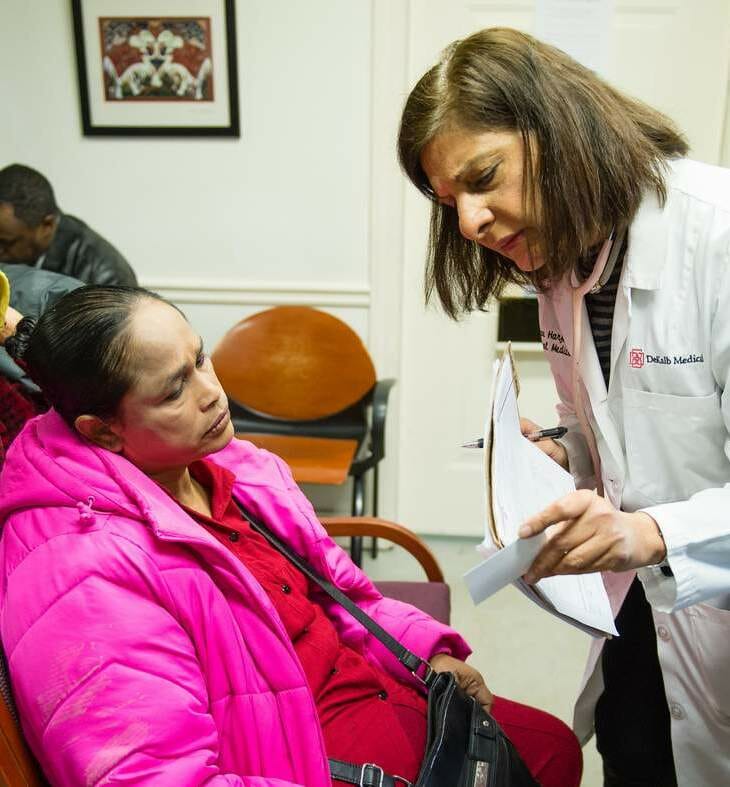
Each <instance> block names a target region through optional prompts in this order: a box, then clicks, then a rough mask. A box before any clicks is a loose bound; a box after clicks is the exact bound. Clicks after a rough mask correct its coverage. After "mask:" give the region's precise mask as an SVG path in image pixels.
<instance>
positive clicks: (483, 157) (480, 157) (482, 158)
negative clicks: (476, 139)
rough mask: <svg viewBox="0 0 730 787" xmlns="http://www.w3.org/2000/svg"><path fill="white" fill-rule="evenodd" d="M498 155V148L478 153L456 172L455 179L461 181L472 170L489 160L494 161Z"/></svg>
mask: <svg viewBox="0 0 730 787" xmlns="http://www.w3.org/2000/svg"><path fill="white" fill-rule="evenodd" d="M498 155H499V151H498V150H494V151H491V152H489V153H478V154H477V155H476V156H474V157H472V158H470V159H469V161H467V162H466V164H464V166H463V167H462V168H461V169H460V170H459V171H458V172H457V173H456V176H455V177H454V180H456V181H459V182H460V181H462V180H463V179H464V178H465V177H466V175H468V174H469V173H470V172H471V171H472V170H474V169H478V168H480V167H483V166H485V165H486V164H488V163H489V162H491V161H493V160H494V159H495V158H496V157H497V156H498Z"/></svg>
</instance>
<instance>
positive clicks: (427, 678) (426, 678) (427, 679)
mask: <svg viewBox="0 0 730 787" xmlns="http://www.w3.org/2000/svg"><path fill="white" fill-rule="evenodd" d="M421 667H423V668H424V669H423V676H421V675H419V674H418V670H419V669H420V668H421ZM435 674H436V673H435V672H434V671H433V669H432V668H431V665H430V664H429V663H428V662H427V661H421V662H420V663H419V664H418V666H417V667H416V668H415V669H412V670H411V675H413V677H414V678H417V679H418V680H420V681H421V683H423V685H424V686H426V688H428V687H430V685H431V680H432V678H433V676H434V675H435Z"/></svg>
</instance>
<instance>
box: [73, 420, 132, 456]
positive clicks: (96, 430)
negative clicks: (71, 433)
mask: <svg viewBox="0 0 730 787" xmlns="http://www.w3.org/2000/svg"><path fill="white" fill-rule="evenodd" d="M74 426H75V427H76V431H77V432H78V433H79V434H80V435H81V436H82V437H85V438H86V439H87V440H90V441H91V442H92V443H95V444H96V445H98V446H101V448H106V449H107V451H114V453H117V454H118V453H120V452H121V450H122V448H123V447H124V443H123V441H122V439H121V437H120V436H119V435H118V434H117V433H116V432H115V431H114V429H113V428H112V427H111V426H110V425H109V424H108V423H106V422H105V421H102V420H101V418H99V417H98V416H96V415H80V416H78V418H77V419H76V420H75V421H74Z"/></svg>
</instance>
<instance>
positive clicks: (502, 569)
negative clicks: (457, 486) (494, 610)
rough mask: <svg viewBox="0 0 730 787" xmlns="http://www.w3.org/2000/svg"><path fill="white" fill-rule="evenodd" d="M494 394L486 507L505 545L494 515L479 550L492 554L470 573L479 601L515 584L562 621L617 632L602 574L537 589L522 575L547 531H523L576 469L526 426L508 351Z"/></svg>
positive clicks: (569, 487)
mask: <svg viewBox="0 0 730 787" xmlns="http://www.w3.org/2000/svg"><path fill="white" fill-rule="evenodd" d="M492 394H493V397H492V401H491V404H490V407H489V415H488V419H487V421H488V423H487V426H486V428H485V441H484V445H485V449H484V462H485V470H484V477H485V479H486V486H487V505H488V506H489V505H491V506H492V514H493V516H494V523H495V528H496V531H497V535H498V537H499V540H500V541H501V542H502V544H503V545H504V546H503V548H502V549H499V548H498V547H497V545H496V544H495V542H494V539H493V537H492V533H491V530H490V528H489V523H488V520H487V524H486V526H485V538H484V542H483V543H482V544H481V545H480V546H479V551H480V552H482V553H483V554H486V555H489V557H488V558H487V560H485V561H484V562H483V563H481V564H480V565H478V566H476V567H475V568H473V569H471V570H470V571H469V572H468V573H467V574H466V575H465V576H464V581H465V582H466V585H467V588H468V589H469V593H470V594H471V596H472V598H473V600H474V603H475V604H478V603H480V602H481V601H484V600H485V599H486V598H488V597H489V596H491V595H493V594H494V593H496V592H497V591H498V590H500V589H501V588H503V587H504V586H505V585H507V584H509V583H510V582H514V583H518V584H519V585H521V586H522V587H520V589H521V590H522V591H523V592H525V593H526V595H528V596H529V597H531V598H532V599H533V601H535V602H536V603H539V604H540V606H542V607H543V608H545V609H547V610H548V611H550V612H553V613H554V614H557V615H558V617H561V618H562V619H569V622H572V623H574V624H576V625H578V627H579V628H581V629H583V630H584V631H587V632H588V633H590V634H592V635H593V636H604V635H605V634H612V635H615V634H617V632H616V627H615V624H614V620H613V613H612V611H611V605H610V603H609V600H608V595H607V594H606V589H605V587H604V585H603V579H602V578H601V575H600V574H598V573H593V574H579V575H570V576H557V577H548V578H547V579H543V580H540V581H539V582H538V583H537V584H536V585H535V586H534V588H531V587H530V586H528V585H525V583H524V582H522V580H521V579H520V578H521V577H522V576H523V575H524V574H525V572H526V571H527V569H528V568H529V567H530V565H531V564H532V561H533V560H534V558H535V557H536V555H537V553H538V552H539V551H540V549H541V547H542V545H543V544H544V542H545V540H546V536H545V534H541V535H540V536H538V537H535V538H530V539H520V538H519V537H518V535H517V533H518V530H519V528H520V527H521V526H522V525H523V524H524V522H525V520H527V519H528V518H529V517H531V516H534V515H535V514H537V513H539V512H540V511H542V510H543V509H544V508H547V506H549V505H550V504H551V503H552V502H554V501H555V500H557V499H558V498H560V497H563V496H564V495H566V494H569V493H570V492H572V491H575V483H574V481H573V477H572V476H571V475H570V473H568V472H567V471H565V470H563V468H562V467H560V465H558V464H557V463H556V462H554V461H553V460H552V459H550V457H548V456H547V455H546V454H545V453H544V452H543V451H541V450H540V449H539V448H538V447H537V445H535V444H534V443H532V442H531V441H530V440H527V439H526V438H525V437H524V436H523V434H522V432H521V431H520V417H519V411H518V408H517V391H516V385H515V375H514V374H513V368H512V360H511V356H510V353H509V352H506V353H505V354H504V356H503V357H502V360H501V362H500V363H499V364H498V365H496V366H495V370H494V380H493V385H492ZM489 478H491V479H492V480H491V485H490V484H489V480H488V479H489Z"/></svg>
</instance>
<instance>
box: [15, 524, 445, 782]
mask: <svg viewBox="0 0 730 787" xmlns="http://www.w3.org/2000/svg"><path fill="white" fill-rule="evenodd" d="M322 524H324V526H325V527H326V528H327V532H328V533H329V534H330V535H331V536H333V537H337V536H349V537H352V536H359V537H360V538H362V537H365V536H369V537H373V538H375V537H377V538H385V539H387V540H389V541H393V542H394V543H396V544H398V545H400V546H401V547H403V548H404V549H406V550H407V551H408V552H410V553H411V554H412V555H413V556H414V558H415V559H416V560H417V561H418V563H419V564H420V566H421V567H422V568H423V570H424V572H425V574H426V580H427V581H426V582H422V581H421V582H403V581H393V582H378V583H376V584H377V586H378V588H379V589H380V592H381V593H382V594H383V595H385V596H389V597H390V598H396V599H399V600H401V601H407V602H409V603H410V604H413V605H414V606H416V607H419V608H420V609H422V610H423V611H424V612H427V613H428V614H430V615H431V617H433V618H435V619H436V620H440V621H441V622H442V623H448V622H449V617H450V595H449V586H448V585H446V584H445V583H444V577H443V574H442V572H441V569H440V568H439V565H438V563H437V562H436V558H435V557H434V555H433V553H432V552H431V550H430V549H429V548H428V547H427V546H426V544H425V543H424V542H423V541H421V539H420V538H419V537H418V536H417V535H416V534H415V533H413V532H411V531H410V530H408V529H407V528H405V527H402V526H401V525H397V524H395V523H394V522H387V521H386V520H384V519H376V518H372V517H363V518H355V517H329V518H326V519H323V520H322ZM0 787H48V782H47V781H45V779H44V778H43V776H42V774H41V771H40V769H39V768H38V765H37V763H36V762H35V759H34V758H33V755H32V754H31V753H30V751H29V749H28V747H27V746H26V745H25V742H24V740H23V736H22V734H21V731H20V727H19V725H18V723H17V716H16V713H15V707H14V704H13V700H12V694H11V691H10V684H9V682H8V676H7V672H6V670H5V662H4V659H3V658H2V651H1V650H0Z"/></svg>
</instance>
